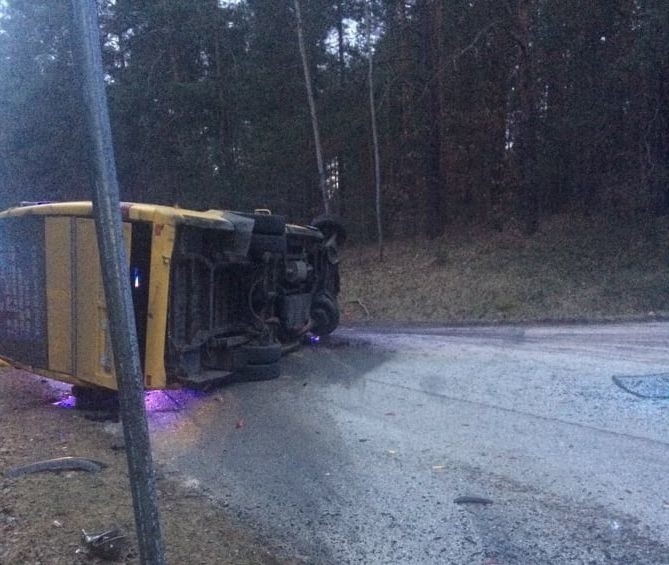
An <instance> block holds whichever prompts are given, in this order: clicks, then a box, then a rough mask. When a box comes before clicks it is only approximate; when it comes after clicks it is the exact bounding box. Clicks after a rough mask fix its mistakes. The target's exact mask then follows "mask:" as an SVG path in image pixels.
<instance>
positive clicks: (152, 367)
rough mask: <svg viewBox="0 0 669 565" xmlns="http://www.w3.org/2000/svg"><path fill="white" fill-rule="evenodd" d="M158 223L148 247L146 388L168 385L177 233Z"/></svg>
mask: <svg viewBox="0 0 669 565" xmlns="http://www.w3.org/2000/svg"><path fill="white" fill-rule="evenodd" d="M161 220H162V219H161V218H156V220H154V224H153V236H152V244H151V288H150V291H149V313H148V320H147V326H146V354H145V357H144V363H145V364H144V373H145V375H146V383H145V384H146V387H147V388H163V387H165V386H167V385H168V384H169V383H168V382H167V375H166V372H165V342H166V336H167V316H168V305H169V292H170V268H171V261H172V253H173V251H174V240H175V237H176V229H175V227H174V225H173V224H171V223H168V222H165V223H162V222H161Z"/></svg>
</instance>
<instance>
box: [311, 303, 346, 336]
mask: <svg viewBox="0 0 669 565" xmlns="http://www.w3.org/2000/svg"><path fill="white" fill-rule="evenodd" d="M339 318H340V314H339V306H338V305H337V301H336V300H335V299H334V298H332V297H331V296H329V295H328V294H320V295H318V296H317V297H316V298H314V301H313V303H312V305H311V320H312V322H313V326H312V328H311V333H313V334H315V335H318V336H324V335H329V334H331V333H332V332H333V331H335V330H336V329H337V326H339Z"/></svg>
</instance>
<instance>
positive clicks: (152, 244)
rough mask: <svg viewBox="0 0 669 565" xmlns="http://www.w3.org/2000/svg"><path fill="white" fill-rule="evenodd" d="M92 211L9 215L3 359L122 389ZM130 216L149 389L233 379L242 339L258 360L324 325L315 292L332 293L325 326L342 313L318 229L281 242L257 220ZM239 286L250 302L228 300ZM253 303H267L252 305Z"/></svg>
mask: <svg viewBox="0 0 669 565" xmlns="http://www.w3.org/2000/svg"><path fill="white" fill-rule="evenodd" d="M92 212H93V210H92V204H91V203H90V202H65V203H45V204H34V205H26V206H20V207H16V208H11V209H9V210H7V211H5V212H2V213H0V358H1V359H3V360H5V361H6V362H8V363H10V364H12V365H14V366H18V367H24V368H27V369H29V370H31V371H33V372H35V373H38V374H41V375H45V376H48V377H51V378H55V379H58V380H61V381H64V382H67V383H71V384H73V385H79V386H85V387H102V388H105V389H111V390H115V389H116V388H117V383H116V377H115V374H114V363H113V355H112V350H111V340H110V335H109V327H108V321H107V311H106V308H107V307H106V301H105V293H104V289H103V284H102V277H101V269H100V258H99V255H98V245H97V237H96V231H95V223H94V220H93V215H92ZM121 212H122V218H123V233H124V238H125V243H126V251H127V257H128V260H129V267H130V270H131V274H132V279H131V281H129V284H131V286H132V288H133V301H134V305H135V317H136V323H137V334H138V341H139V345H140V354H141V357H142V366H143V371H144V384H145V388H147V389H161V388H168V387H172V386H179V384H180V382H179V377H182V378H186V377H188V378H190V379H191V380H193V379H196V380H197V379H200V377H201V378H202V379H203V381H204V380H206V379H213V378H214V377H220V376H221V375H226V374H229V373H231V372H232V371H233V370H234V369H235V367H236V366H235V367H233V360H232V359H233V357H234V363H238V362H239V355H238V349H239V345H240V344H247V345H248V344H250V346H252V347H255V349H249V351H251V352H252V353H254V354H255V355H258V347H259V345H258V343H260V344H261V345H262V346H263V347H265V348H267V347H271V346H273V347H276V346H278V344H279V340H280V339H281V340H285V339H286V336H288V337H290V336H292V337H295V336H296V335H297V334H299V333H300V331H301V330H299V328H307V327H310V328H311V327H313V322H312V321H310V319H309V316H310V314H309V312H310V308H313V307H314V305H315V304H317V302H318V301H316V302H314V298H313V297H314V296H320V297H321V300H320V302H319V303H318V304H320V306H319V308H320V309H319V310H318V311H317V314H318V316H319V317H320V318H319V319H322V318H323V308H325V310H328V305H329V304H330V306H329V307H330V309H331V310H332V306H331V304H333V303H334V296H336V292H337V291H338V279H337V278H336V276H338V275H337V273H336V272H335V271H333V268H334V269H335V270H336V265H334V262H331V263H332V265H330V264H329V263H328V261H327V260H326V259H324V258H326V257H331V256H332V254H333V253H332V249H331V248H326V247H325V238H324V236H323V235H322V234H321V232H320V231H319V230H318V229H316V228H313V227H303V226H292V225H286V226H285V227H283V224H278V225H279V226H280V230H281V234H280V235H279V234H277V232H275V234H274V235H270V236H265V235H262V234H258V235H256V234H255V233H252V232H255V231H256V230H255V227H254V226H255V224H256V223H257V220H256V221H254V220H253V219H249V216H250V217H253V216H254V215H253V214H247V215H240V213H233V212H226V211H221V210H209V211H205V212H198V211H193V210H184V209H180V208H175V207H168V206H159V205H153V204H132V203H124V204H122V205H121ZM256 218H258V217H257V215H256ZM273 218H277V217H273ZM260 220H265V221H267V219H266V218H260ZM276 224H277V222H276V221H273V223H272V224H271V225H272V226H273V227H274V228H276ZM189 230H190V231H189ZM182 234H183V235H182ZM193 234H195V236H193ZM198 238H199V239H198ZM263 238H265V239H263ZM268 238H269V240H268ZM282 238H283V239H282ZM256 239H258V240H259V241H260V243H262V244H265V245H267V244H271V245H270V247H268V248H267V249H268V250H269V252H267V253H261V254H255V255H253V254H252V253H251V251H252V250H253V244H254V242H255V243H257V242H256V241H255V240H256ZM190 240H193V241H196V242H198V243H197V244H192V243H188V242H189V241H190ZM205 240H206V242H208V243H207V244H206V245H205V244H204V243H202V242H203V241H205ZM176 242H181V243H180V249H181V252H179V253H177V254H176V256H177V257H178V260H179V261H181V263H179V265H180V266H179V268H178V269H177V268H173V263H174V262H175V243H176ZM263 242H264V243H263ZM286 242H287V243H286ZM333 242H334V237H333V238H331V244H332V245H333V244H334V243H333ZM189 245H190V247H188V246H189ZM193 245H195V247H194V246H193ZM198 245H202V246H203V247H202V249H203V250H201V249H200V247H198ZM205 248H206V249H205ZM249 250H251V251H249ZM184 262H185V263H184ZM319 265H320V266H319ZM175 273H176V274H175ZM319 273H320V274H319ZM323 273H324V274H323ZM332 273H334V275H333V274H332ZM177 275H178V277H180V278H177ZM333 277H334V278H333ZM230 281H233V282H234V284H232V283H231V282H230ZM271 281H274V283H272V284H275V286H276V288H274V290H272V291H271V292H269V291H268V292H266V293H265V294H263V295H262V296H260V297H259V298H254V296H255V295H253V296H251V295H249V291H248V288H251V290H253V289H255V288H256V287H259V288H260V287H262V288H266V287H268V285H269V284H270V282H271ZM276 281H279V282H278V283H276ZM281 281H283V282H281ZM328 281H329V282H328ZM196 283H197V284H196ZM226 284H227V285H228V286H227V287H226V286H225V285H226ZM198 285H199V286H198ZM235 285H236V286H235ZM237 287H239V288H238V291H237V295H236V296H239V297H241V298H234V299H232V298H226V297H225V296H224V295H225V292H227V290H226V289H227V288H230V289H234V288H237ZM175 288H178V289H179V290H178V292H176V291H175V290H174V289H175ZM247 296H249V298H248V299H247ZM175 297H177V299H176V302H175ZM330 297H333V298H330ZM252 299H253V300H255V301H256V303H257V304H256V305H255V306H254V304H253V303H251V305H250V307H249V308H247V310H248V311H247V310H244V308H245V306H244V304H245V303H246V302H247V301H249V300H250V301H251V302H253V300H252ZM226 301H227V302H226ZM231 301H232V302H234V303H235V304H241V303H243V304H242V308H241V310H240V309H238V310H236V311H234V312H233V310H232V307H231V306H230V304H229V303H230V302H231ZM323 305H325V306H323ZM170 310H172V311H173V312H175V314H173V315H172V318H170V316H171V314H170ZM182 311H183V312H182ZM240 312H241V314H240ZM279 312H281V314H280V315H279ZM335 313H336V312H335ZM326 314H327V312H326ZM279 318H280V320H281V321H280V323H279V325H278V326H277V322H276V320H277V319H279ZM336 319H337V320H338V314H337V318H336ZM242 322H243V323H242ZM179 324H180V325H179ZM273 324H274V325H273ZM334 326H336V323H335V324H334ZM334 326H333V325H332V323H330V325H329V328H330V329H329V330H328V333H329V331H331V330H332V329H333V328H334ZM259 340H260V341H259ZM175 344H176V345H175ZM274 344H276V345H274ZM260 353H262V354H263V355H264V356H265V357H266V356H267V352H266V351H265V352H264V353H263V351H260ZM182 382H183V381H182Z"/></svg>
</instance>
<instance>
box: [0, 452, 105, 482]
mask: <svg viewBox="0 0 669 565" xmlns="http://www.w3.org/2000/svg"><path fill="white" fill-rule="evenodd" d="M105 467H107V464H106V463H102V462H101V461H95V460H94V459H86V458H85V457H58V458H56V459H46V460H44V461H36V462H35V463H28V464H27V465H18V466H16V467H12V468H10V469H7V471H5V477H7V478H9V479H16V478H18V477H22V476H24V475H32V474H33V473H43V472H46V471H48V472H59V471H87V472H89V473H98V472H100V471H102V469H104V468H105Z"/></svg>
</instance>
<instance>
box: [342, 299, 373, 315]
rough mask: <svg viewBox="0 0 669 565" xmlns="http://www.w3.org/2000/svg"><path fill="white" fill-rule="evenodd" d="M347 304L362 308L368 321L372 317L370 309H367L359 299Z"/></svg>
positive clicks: (348, 301)
mask: <svg viewBox="0 0 669 565" xmlns="http://www.w3.org/2000/svg"><path fill="white" fill-rule="evenodd" d="M346 304H356V305H358V306H360V308H362V311H363V312H364V313H365V317H366V318H367V319H368V320H369V319H370V318H371V317H372V316H371V314H370V313H369V308H367V306H365V304H364V303H363V301H362V300H360V299H359V298H354V299H353V300H347V301H346Z"/></svg>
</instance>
